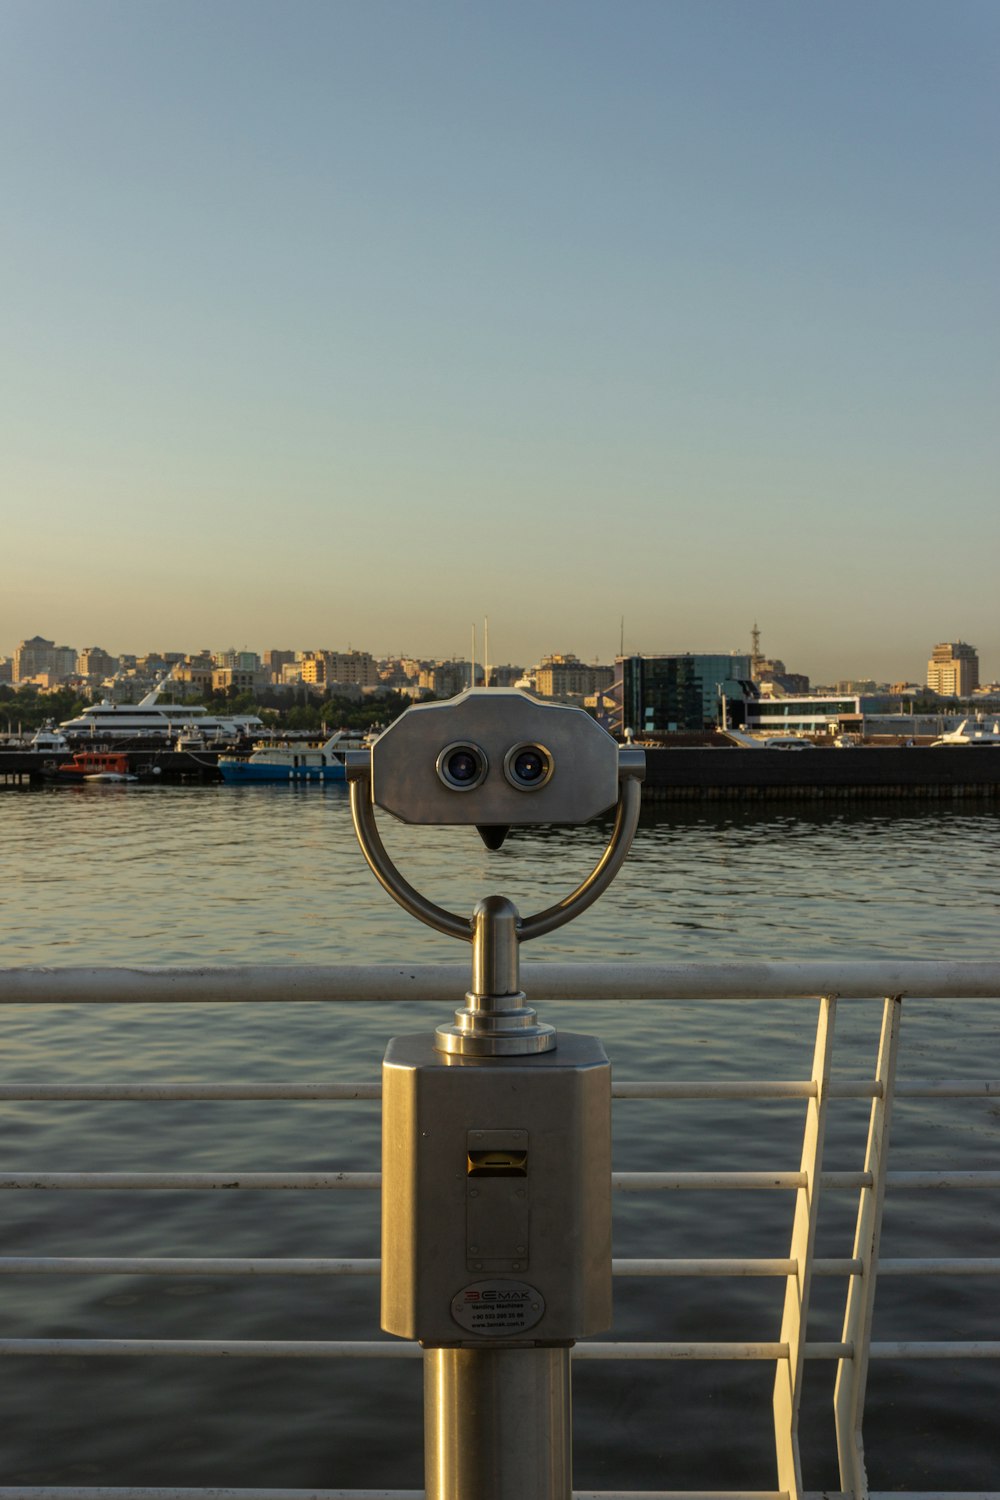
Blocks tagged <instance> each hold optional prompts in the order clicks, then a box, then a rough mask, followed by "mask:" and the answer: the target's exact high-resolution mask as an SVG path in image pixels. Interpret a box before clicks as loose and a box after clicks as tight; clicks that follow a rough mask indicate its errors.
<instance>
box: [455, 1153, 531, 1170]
mask: <svg viewBox="0 0 1000 1500" xmlns="http://www.w3.org/2000/svg"><path fill="white" fill-rule="evenodd" d="M468 1172H469V1176H470V1177H527V1175H528V1153H527V1151H512V1150H505V1149H502V1148H501V1149H499V1150H498V1149H496V1148H493V1149H489V1150H470V1152H469V1155H468Z"/></svg>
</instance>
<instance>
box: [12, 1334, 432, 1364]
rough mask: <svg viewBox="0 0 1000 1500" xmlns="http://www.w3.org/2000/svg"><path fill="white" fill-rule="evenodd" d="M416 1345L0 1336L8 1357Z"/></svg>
mask: <svg viewBox="0 0 1000 1500" xmlns="http://www.w3.org/2000/svg"><path fill="white" fill-rule="evenodd" d="M422 1353H423V1350H422V1349H421V1347H420V1345H419V1344H413V1343H410V1342H408V1341H407V1340H404V1339H393V1340H391V1341H390V1340H389V1339H76V1338H65V1339H63V1338H53V1339H0V1358H2V1357H4V1356H7V1355H22V1356H36V1355H40V1356H58V1357H60V1358H64V1357H65V1356H66V1355H80V1356H98V1357H111V1358H114V1357H128V1358H131V1357H133V1356H144V1357H145V1356H174V1357H176V1356H180V1357H194V1358H198V1359H227V1358H229V1357H231V1356H233V1355H242V1356H246V1357H248V1358H253V1359H414V1358H416V1359H419V1357H420V1356H421V1354H422Z"/></svg>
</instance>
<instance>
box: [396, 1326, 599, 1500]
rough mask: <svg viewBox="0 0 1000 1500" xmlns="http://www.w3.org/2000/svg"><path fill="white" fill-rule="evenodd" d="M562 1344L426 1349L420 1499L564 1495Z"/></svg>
mask: <svg viewBox="0 0 1000 1500" xmlns="http://www.w3.org/2000/svg"><path fill="white" fill-rule="evenodd" d="M571 1438H572V1422H571V1406H570V1379H569V1349H568V1348H543V1349H488V1350H468V1349H428V1350H426V1352H425V1354H424V1469H425V1485H426V1488H425V1495H426V1500H570V1496H571V1494H572V1452H571Z"/></svg>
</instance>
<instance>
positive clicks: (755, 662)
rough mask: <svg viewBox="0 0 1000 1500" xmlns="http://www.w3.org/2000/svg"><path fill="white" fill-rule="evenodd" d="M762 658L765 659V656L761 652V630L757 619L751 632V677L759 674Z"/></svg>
mask: <svg viewBox="0 0 1000 1500" xmlns="http://www.w3.org/2000/svg"><path fill="white" fill-rule="evenodd" d="M762 660H763V657H762V656H761V654H760V630H759V629H758V626H757V621H756V620H754V622H753V629H752V630H751V632H750V676H751V677H756V676H757V674H758V669H759V667H760V664H761V661H762Z"/></svg>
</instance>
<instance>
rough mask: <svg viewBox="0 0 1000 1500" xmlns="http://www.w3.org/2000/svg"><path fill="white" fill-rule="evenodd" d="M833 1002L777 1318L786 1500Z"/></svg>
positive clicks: (809, 1111) (824, 1019) (830, 1001)
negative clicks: (782, 1352) (782, 1350)
mask: <svg viewBox="0 0 1000 1500" xmlns="http://www.w3.org/2000/svg"><path fill="white" fill-rule="evenodd" d="M836 1016H837V1002H836V1000H835V999H834V998H833V997H832V996H829V995H827V996H824V998H823V999H822V1000H821V1001H820V1007H819V1017H818V1019H817V1022H816V1046H815V1049H814V1052H813V1065H812V1081H813V1083H814V1084H815V1085H816V1092H815V1094H814V1095H813V1096H812V1098H810V1099H809V1101H808V1103H807V1105H806V1122H805V1129H804V1131H803V1136H802V1161H801V1166H800V1170H801V1171H802V1172H804V1173H805V1174H806V1185H805V1187H801V1188H799V1189H798V1190H797V1192H796V1195H795V1217H794V1219H793V1221H792V1243H791V1248H790V1249H789V1252H788V1254H789V1258H790V1259H791V1260H793V1261H794V1262H795V1270H794V1271H793V1272H792V1273H791V1275H790V1276H789V1277H788V1279H787V1281H786V1282H785V1307H784V1312H783V1315H782V1319H781V1335H780V1338H781V1342H782V1343H783V1344H787V1345H788V1358H787V1359H780V1360H779V1361H778V1364H777V1368H776V1370H775V1374H774V1395H773V1400H772V1404H773V1408H774V1440H775V1452H776V1454H777V1460H778V1488H779V1489H781V1490H787V1492H788V1495H789V1500H802V1462H801V1457H800V1454H799V1406H800V1404H801V1399H802V1363H803V1357H804V1350H805V1342H806V1323H807V1319H808V1313H809V1293H810V1289H811V1284H812V1263H813V1247H814V1245H815V1242H816V1222H817V1219H818V1217H819V1182H820V1172H821V1171H822V1167H823V1141H824V1137H825V1134H826V1116H827V1101H828V1097H829V1083H830V1063H831V1059H832V1056H833V1031H834V1022H835V1020H836Z"/></svg>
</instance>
